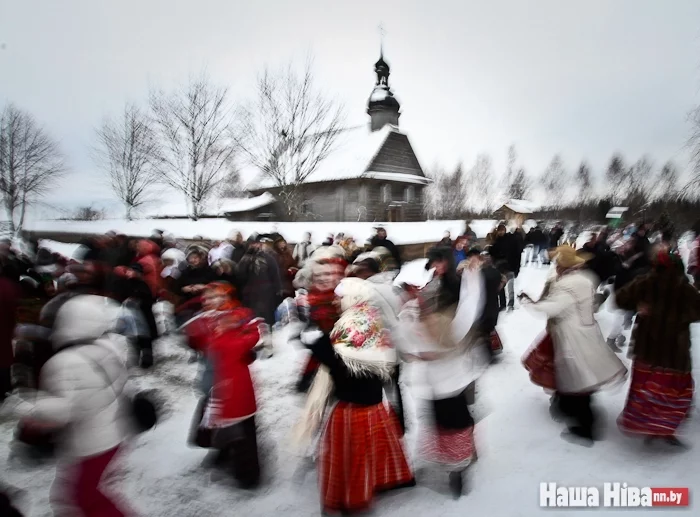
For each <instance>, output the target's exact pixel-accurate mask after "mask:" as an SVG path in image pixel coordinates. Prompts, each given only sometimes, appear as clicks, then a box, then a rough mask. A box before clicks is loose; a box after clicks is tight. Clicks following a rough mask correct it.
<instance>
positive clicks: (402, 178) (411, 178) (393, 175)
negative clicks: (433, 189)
mask: <svg viewBox="0 0 700 517" xmlns="http://www.w3.org/2000/svg"><path fill="white" fill-rule="evenodd" d="M361 177H362V178H369V179H375V180H382V181H398V182H400V183H415V184H416V185H427V184H428V183H430V182H431V181H432V180H431V179H430V178H425V177H423V176H416V175H415V174H401V173H399V172H373V171H369V172H365V173H364V174H363V175H362V176H361Z"/></svg>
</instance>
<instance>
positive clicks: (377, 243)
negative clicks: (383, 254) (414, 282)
mask: <svg viewBox="0 0 700 517" xmlns="http://www.w3.org/2000/svg"><path fill="white" fill-rule="evenodd" d="M376 230H377V234H376V235H375V236H374V237H372V239H371V240H370V245H371V247H372V249H374V248H380V247H381V248H386V249H387V250H389V253H391V256H392V257H393V258H394V261H395V262H396V265H397V266H398V267H399V268H400V267H401V264H402V262H401V253H400V252H399V248H397V247H396V244H394V243H393V242H391V241H390V240H389V239H388V238H387V235H386V229H384V228H382V227H381V226H380V227H379V228H377V229H376Z"/></svg>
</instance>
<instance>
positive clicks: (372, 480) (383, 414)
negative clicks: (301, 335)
mask: <svg viewBox="0 0 700 517" xmlns="http://www.w3.org/2000/svg"><path fill="white" fill-rule="evenodd" d="M336 293H337V294H338V295H339V296H340V297H341V302H340V303H341V311H342V312H343V314H342V316H341V317H340V319H339V320H338V322H337V324H336V325H335V327H334V329H333V331H332V332H331V334H330V336H328V335H327V334H322V333H320V332H319V333H318V335H317V338H318V339H317V340H316V341H315V342H314V344H313V346H311V350H312V353H313V354H314V357H316V358H317V359H318V360H319V361H320V363H321V364H322V367H321V368H320V369H319V372H318V374H317V377H316V380H315V381H314V385H313V387H312V389H311V392H310V393H309V403H308V404H307V408H311V410H307V413H308V414H307V417H306V418H304V420H303V422H304V424H305V425H307V426H309V425H310V426H311V427H313V426H314V424H316V423H318V421H319V415H320V413H322V409H321V411H320V412H319V411H313V408H323V407H325V404H326V401H327V400H328V397H329V396H330V395H331V394H332V395H333V397H334V399H335V401H336V403H335V405H334V406H333V407H332V409H331V410H330V415H329V416H328V419H327V423H326V424H325V427H324V429H323V433H322V436H321V442H320V456H319V484H320V491H321V504H322V507H323V511H324V512H325V513H326V514H333V513H341V512H342V513H354V512H360V511H364V510H367V509H368V508H369V507H370V505H371V503H372V499H373V498H374V495H375V494H376V493H378V492H382V491H386V490H391V489H395V488H400V487H406V486H414V485H415V480H414V478H413V473H412V472H411V469H410V467H409V465H408V462H407V461H406V456H405V454H404V449H403V445H402V443H401V438H400V436H401V430H400V426H399V422H398V419H397V418H396V416H395V415H394V414H393V413H391V412H390V410H388V409H387V407H386V406H385V405H384V403H383V384H384V382H385V381H386V380H387V379H389V378H390V375H391V372H392V369H393V368H394V366H395V364H396V353H395V350H394V348H393V347H392V345H391V343H390V341H389V339H388V334H387V332H386V329H385V328H384V327H383V325H382V321H381V315H380V313H379V310H378V309H377V308H376V307H373V306H372V305H371V298H372V296H373V289H372V287H371V286H370V285H369V284H368V283H367V282H366V281H365V280H361V279H359V278H348V279H345V280H343V281H342V282H341V284H340V285H339V286H338V289H337V290H336ZM307 341H308V338H307Z"/></svg>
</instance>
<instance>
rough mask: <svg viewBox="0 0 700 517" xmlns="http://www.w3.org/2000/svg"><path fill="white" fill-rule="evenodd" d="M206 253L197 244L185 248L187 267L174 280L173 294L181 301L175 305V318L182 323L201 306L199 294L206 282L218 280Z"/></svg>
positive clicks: (178, 322) (179, 323)
mask: <svg viewBox="0 0 700 517" xmlns="http://www.w3.org/2000/svg"><path fill="white" fill-rule="evenodd" d="M207 257H208V253H207V251H206V250H205V249H203V248H201V247H199V246H191V247H190V248H189V249H188V250H187V268H186V269H185V270H184V271H183V272H182V275H181V276H180V278H178V279H177V281H176V282H175V293H174V294H175V295H176V296H178V297H180V301H181V302H182V303H181V304H180V305H179V306H178V307H176V312H175V320H176V322H177V324H178V325H182V324H183V323H185V322H186V321H187V320H188V319H190V318H191V317H192V316H194V314H195V313H196V312H197V311H199V310H200V309H201V307H202V304H201V295H202V293H203V292H204V289H205V288H206V286H207V284H209V283H211V282H215V281H216V280H218V277H217V276H216V273H215V272H214V270H213V269H212V268H211V267H209V264H208V263H207Z"/></svg>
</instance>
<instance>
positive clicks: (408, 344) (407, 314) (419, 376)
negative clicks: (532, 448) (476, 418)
mask: <svg viewBox="0 0 700 517" xmlns="http://www.w3.org/2000/svg"><path fill="white" fill-rule="evenodd" d="M482 294H483V279H482V277H481V273H480V271H464V273H463V274H462V285H461V291H460V302H459V305H458V307H457V312H456V315H455V318H454V321H453V322H452V328H451V329H446V331H451V333H452V338H453V340H454V341H456V342H462V344H461V345H460V346H458V347H456V348H455V349H453V350H449V351H447V352H446V351H445V349H444V348H443V347H442V345H440V344H438V343H436V342H435V341H434V340H433V339H431V338H430V335H429V333H428V332H426V331H425V329H424V327H423V324H422V323H421V322H420V321H419V319H418V316H419V309H418V304H417V302H416V301H415V300H414V301H411V302H409V303H407V304H406V305H405V306H404V308H403V309H402V311H401V313H400V315H399V319H400V322H401V323H400V325H398V326H397V327H396V329H394V336H395V338H394V342H395V345H396V347H397V349H399V351H400V352H403V353H404V354H409V356H417V355H419V354H426V353H428V354H429V353H434V354H439V356H440V358H439V359H435V360H425V361H423V360H417V361H409V362H407V363H406V365H405V367H404V369H403V378H404V381H405V382H406V384H408V385H409V386H410V388H411V391H412V393H413V395H414V396H415V397H417V398H420V399H424V400H439V399H444V398H448V397H453V396H455V395H457V394H459V393H460V392H462V391H464V389H465V388H466V387H467V386H468V385H469V384H471V383H472V382H473V381H474V380H476V379H477V378H478V377H479V376H480V375H481V373H482V372H483V371H484V369H485V367H486V365H487V362H486V357H485V356H484V353H483V347H480V346H474V345H475V343H474V342H473V340H474V339H475V332H474V331H473V330H472V327H473V324H474V322H475V321H476V319H477V318H478V316H479V315H480V314H481V309H482V307H483V296H482ZM465 340H466V341H465Z"/></svg>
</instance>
